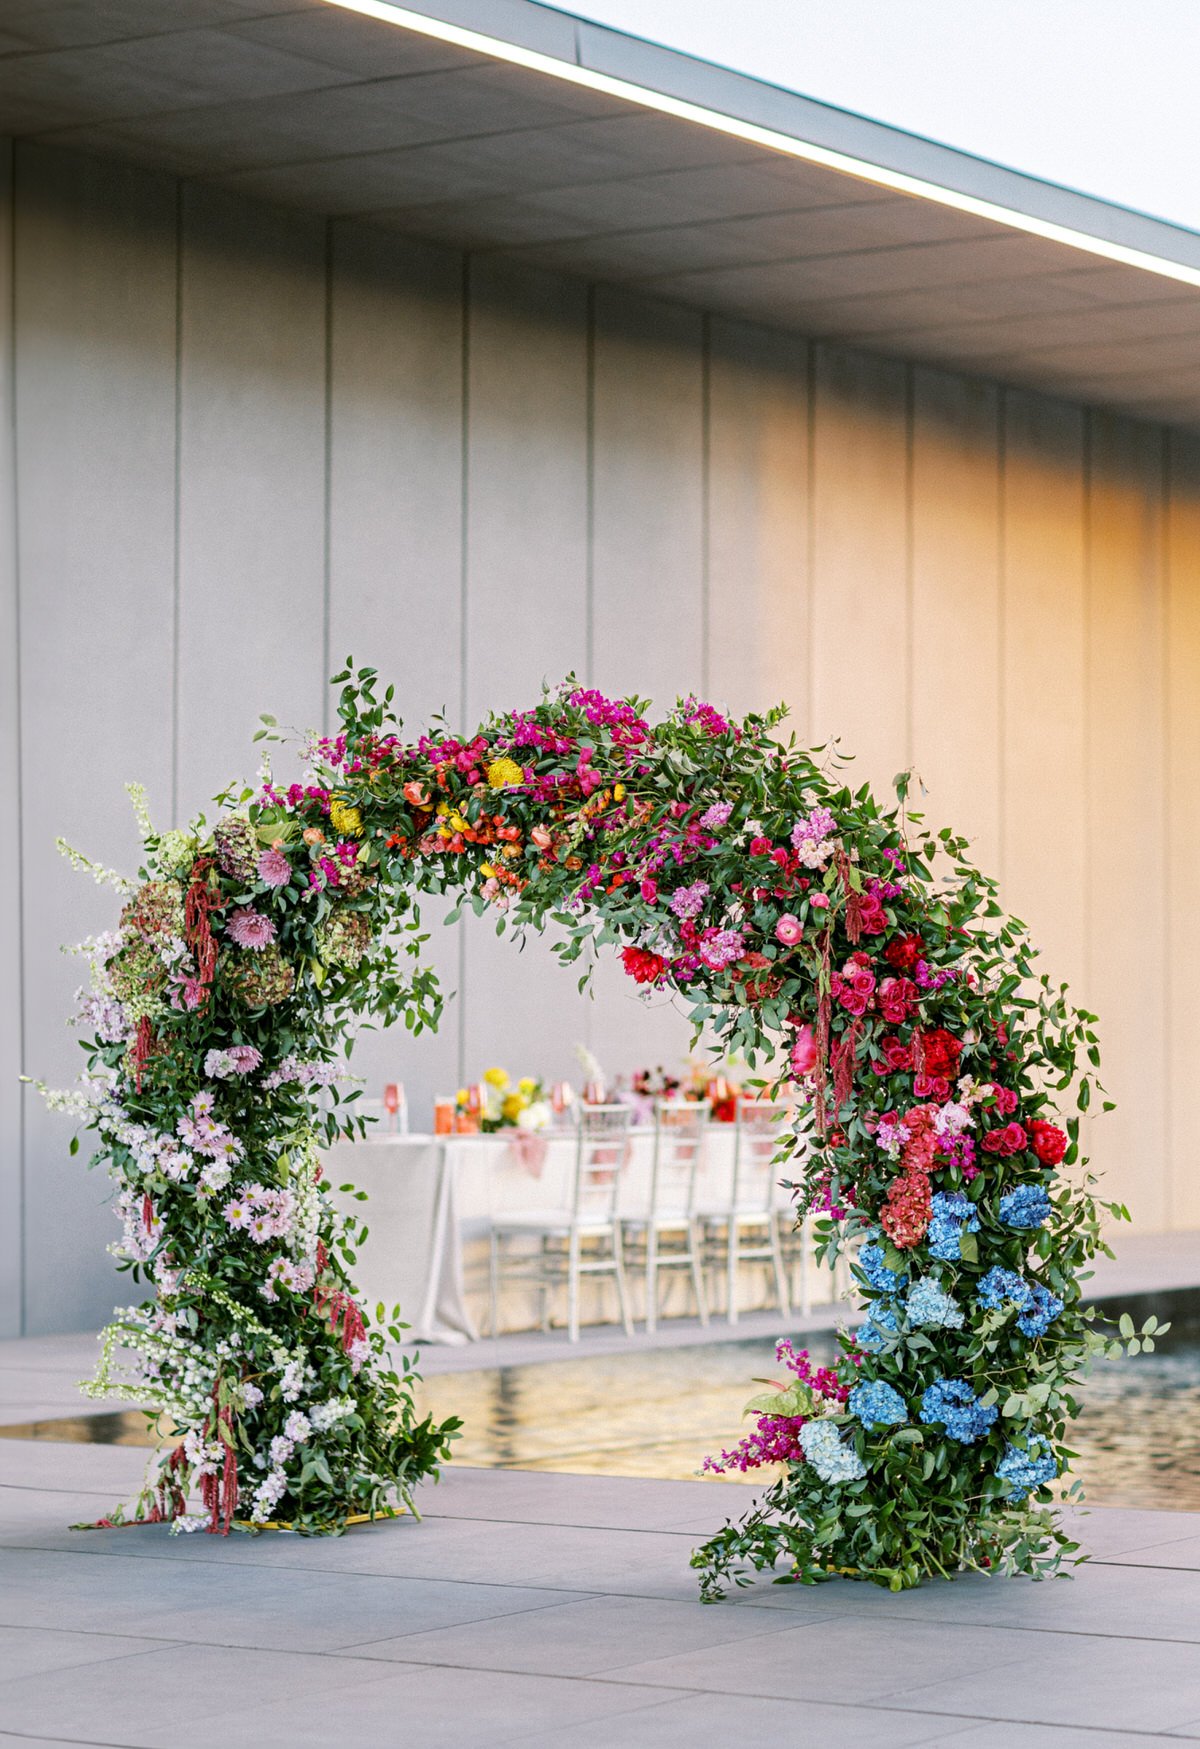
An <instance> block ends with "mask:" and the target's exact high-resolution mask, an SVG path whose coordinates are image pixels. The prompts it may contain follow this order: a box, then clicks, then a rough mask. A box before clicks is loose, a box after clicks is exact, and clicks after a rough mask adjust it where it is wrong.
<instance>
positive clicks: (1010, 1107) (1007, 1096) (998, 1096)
mask: <svg viewBox="0 0 1200 1749" xmlns="http://www.w3.org/2000/svg"><path fill="white" fill-rule="evenodd" d="M992 1097H993V1098H994V1099H995V1102H996V1103H995V1108H994V1109H995V1110H996V1111H998V1112H999V1114H1000V1116H1001V1117H1011V1116H1012V1114H1013V1112H1014V1111H1015V1110H1016V1109H1017V1096H1016V1094H1015V1093H1014V1092H1013V1090H1012V1088H1011V1087H998V1086H997V1085H996V1083H995V1082H994V1081H993V1082H992Z"/></svg>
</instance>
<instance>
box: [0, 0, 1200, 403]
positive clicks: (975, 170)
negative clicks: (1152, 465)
mask: <svg viewBox="0 0 1200 1749" xmlns="http://www.w3.org/2000/svg"><path fill="white" fill-rule="evenodd" d="M0 131H4V132H9V133H12V134H13V135H15V136H17V137H18V138H29V139H33V140H37V141H41V142H46V143H54V144H59V145H62V146H66V147H72V148H75V149H78V150H84V151H90V152H94V153H98V154H102V155H106V156H112V157H118V158H123V159H132V160H135V161H137V162H139V163H143V164H146V165H151V166H154V167H157V168H163V169H166V170H170V171H172V172H173V173H175V174H177V175H179V176H182V177H184V178H187V179H191V180H195V181H199V182H205V183H212V184H217V185H220V186H222V187H226V188H229V189H236V190H241V191H243V192H245V193H247V194H251V195H255V196H257V197H259V198H262V199H266V200H270V201H275V202H277V203H282V204H285V205H292V206H300V207H306V208H309V209H311V210H316V211H319V212H321V213H325V214H330V215H334V216H355V217H357V218H360V219H363V220H366V221H369V222H372V223H377V224H382V225H386V226H389V227H392V228H395V229H398V230H402V231H405V232H408V233H411V234H413V235H415V236H420V237H423V238H427V239H431V240H435V241H441V242H445V243H449V244H452V245H453V246H455V247H457V248H463V249H469V250H472V251H475V252H479V253H483V252H486V253H491V254H497V255H502V256H504V257H506V258H508V259H511V260H514V261H519V262H525V263H527V264H529V265H531V266H542V267H552V268H555V269H558V270H560V271H563V272H567V273H572V274H579V275H585V276H587V277H588V278H591V279H596V280H600V281H603V282H607V283H615V284H622V285H627V286H629V287H631V288H636V289H637V290H640V291H642V292H645V293H648V294H651V295H654V296H658V297H662V298H666V299H669V300H671V301H674V302H680V303H685V304H688V305H691V306H693V307H696V308H699V309H703V310H709V311H714V312H719V313H722V314H726V315H730V316H735V317H744V318H747V319H750V320H754V321H759V322H765V323H768V324H771V325H774V326H777V327H783V328H787V329H791V330H797V331H800V332H803V333H806V334H811V335H814V336H818V337H825V338H830V339H836V340H838V341H841V342H845V343H848V344H852V345H858V346H861V347H865V348H868V349H870V350H874V351H878V352H884V353H887V354H890V355H893V356H898V357H905V358H912V359H917V360H922V361H926V362H929V363H933V364H937V365H941V366H944V367H946V368H953V369H958V370H966V371H970V372H973V373H977V374H979V375H984V376H989V377H994V378H997V379H999V380H1001V381H1005V382H1011V383H1016V384H1020V385H1023V386H1027V387H1032V388H1037V389H1041V390H1044V391H1048V392H1051V393H1056V394H1061V395H1065V396H1067V397H1070V398H1072V399H1075V400H1079V401H1083V402H1087V403H1091V404H1099V405H1105V406H1110V407H1114V408H1119V409H1122V410H1124V411H1127V412H1130V413H1134V414H1137V415H1140V416H1143V417H1147V418H1154V419H1161V420H1165V421H1167V422H1169V423H1172V424H1180V425H1189V426H1200V236H1198V235H1197V234H1195V233H1193V232H1190V231H1186V230H1183V229H1181V228H1179V227H1177V226H1173V225H1169V224H1167V223H1165V222H1163V221H1161V220H1156V219H1152V218H1148V217H1146V216H1144V215H1142V214H1138V213H1131V212H1128V211H1126V210H1124V209H1122V208H1119V207H1114V206H1110V205H1108V204H1106V203H1105V202H1103V201H1099V200H1095V199H1092V198H1090V197H1088V196H1085V195H1080V194H1077V193H1074V192H1072V191H1070V190H1067V189H1061V188H1057V187H1055V186H1053V185H1051V184H1048V183H1044V182H1039V181H1037V180H1036V179H1033V178H1030V177H1026V176H1022V175H1019V174H1018V173H1016V172H1014V171H1009V170H1005V169H1003V168H1001V167H999V166H997V165H993V164H989V163H986V162H984V161H983V160H980V159H976V158H972V157H970V156H968V155H965V154H963V153H959V152H954V151H951V150H950V149H948V148H946V147H942V146H938V145H935V144H933V143H931V142H929V141H926V140H921V139H918V138H916V137H914V136H912V135H908V134H904V133H901V132H898V131H897V130H895V129H891V128H886V127H883V126H882V125H880V124H878V123H875V122H871V121H868V120H865V119H864V118H862V117H860V116H854V115H850V114H847V113H846V112H844V111H840V110H836V109H832V108H830V107H828V106H826V105H822V104H818V103H814V102H812V101H811V100H809V99H807V98H803V97H800V96H797V95H795V94H794V93H791V92H787V91H784V90H782V89H780V88H778V87H775V86H771V85H767V84H764V83H762V82H760V81H758V80H754V79H750V78H747V77H744V76H742V75H740V74H736V73H731V72H727V71H725V70H723V69H721V68H717V67H714V66H711V65H709V64H707V63H704V62H700V61H696V60H694V59H691V58H690V57H688V56H686V55H681V54H677V53H675V52H673V51H671V50H667V49H661V48H657V47H655V46H653V45H651V44H648V43H645V42H641V41H638V40H636V39H634V38H631V37H628V36H624V35H622V34H620V33H619V32H615V31H610V30H606V29H602V28H600V27H598V26H594V25H591V24H587V23H585V22H583V21H582V20H579V19H576V18H574V17H572V16H571V15H569V14H567V13H563V12H559V11H555V10H552V9H550V8H548V7H544V6H541V5H537V4H534V3H533V0H421V4H420V5H418V6H416V7H405V6H398V5H392V4H390V3H389V0H172V4H171V5H169V6H164V5H163V4H162V0H0Z"/></svg>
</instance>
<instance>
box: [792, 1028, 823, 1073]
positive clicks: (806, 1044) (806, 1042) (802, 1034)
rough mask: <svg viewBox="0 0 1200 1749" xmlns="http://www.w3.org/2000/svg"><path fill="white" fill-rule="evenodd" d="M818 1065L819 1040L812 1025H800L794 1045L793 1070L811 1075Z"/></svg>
mask: <svg viewBox="0 0 1200 1749" xmlns="http://www.w3.org/2000/svg"><path fill="white" fill-rule="evenodd" d="M816 1066H817V1041H816V1038H815V1037H814V1035H813V1029H812V1027H811V1026H800V1027H797V1029H796V1042H795V1044H794V1045H793V1046H792V1070H793V1073H794V1074H797V1075H810V1074H811V1073H812V1071H813V1070H814V1069H815V1068H816Z"/></svg>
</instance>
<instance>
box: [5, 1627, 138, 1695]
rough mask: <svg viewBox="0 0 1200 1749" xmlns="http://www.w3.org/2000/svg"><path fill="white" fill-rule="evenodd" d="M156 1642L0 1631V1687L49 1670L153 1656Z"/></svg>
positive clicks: (37, 1631)
mask: <svg viewBox="0 0 1200 1749" xmlns="http://www.w3.org/2000/svg"><path fill="white" fill-rule="evenodd" d="M161 1644H162V1636H161V1635H160V1636H159V1638H158V1640H157V1641H155V1640H145V1639H135V1638H133V1637H132V1636H130V1635H128V1634H104V1633H92V1632H90V1633H66V1632H62V1631H58V1630H56V1629H54V1628H44V1627H37V1628H34V1627H0V1683H5V1682H11V1681H13V1680H14V1678H16V1677H18V1676H39V1675H44V1674H45V1673H46V1672H47V1671H51V1670H70V1669H72V1668H73V1667H74V1666H75V1665H78V1664H99V1663H102V1662H103V1661H104V1659H106V1658H128V1657H131V1656H132V1655H133V1654H134V1653H135V1652H154V1651H157V1650H158V1648H159V1646H161Z"/></svg>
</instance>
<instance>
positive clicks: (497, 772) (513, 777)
mask: <svg viewBox="0 0 1200 1749" xmlns="http://www.w3.org/2000/svg"><path fill="white" fill-rule="evenodd" d="M487 780H488V783H489V785H490V787H491V788H492V789H507V788H508V786H509V784H511V783H523V782H524V780H525V773H524V772H523V771H522V769H521V767H520V766H519V765H518V764H517V762H516V760H515V759H493V760H492V763H491V764H490V765H489V766H488V768H487Z"/></svg>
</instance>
